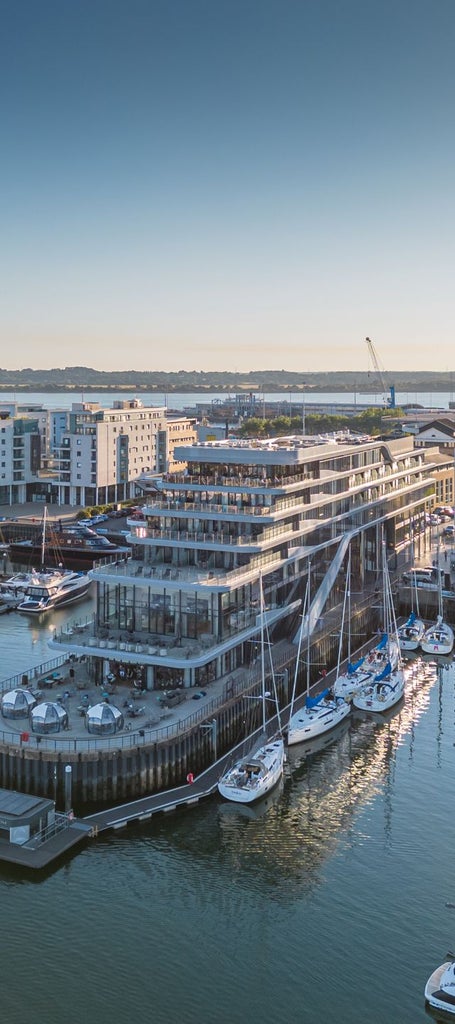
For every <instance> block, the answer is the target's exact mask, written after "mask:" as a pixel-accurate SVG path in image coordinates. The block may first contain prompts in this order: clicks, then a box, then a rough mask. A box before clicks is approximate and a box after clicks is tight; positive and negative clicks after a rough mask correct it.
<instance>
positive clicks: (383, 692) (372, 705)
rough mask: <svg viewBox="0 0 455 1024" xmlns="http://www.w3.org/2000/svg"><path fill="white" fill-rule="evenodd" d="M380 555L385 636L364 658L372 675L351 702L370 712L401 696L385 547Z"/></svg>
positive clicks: (384, 708)
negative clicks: (381, 558) (381, 560)
mask: <svg viewBox="0 0 455 1024" xmlns="http://www.w3.org/2000/svg"><path fill="white" fill-rule="evenodd" d="M382 551H383V570H382V576H383V592H384V594H383V596H384V624H385V633H384V634H383V636H382V637H381V640H380V641H379V643H378V644H377V645H376V647H374V648H373V650H372V651H370V654H369V655H368V656H367V660H366V664H367V667H368V668H369V669H370V671H371V672H372V675H371V676H370V679H369V680H368V681H367V682H366V683H365V685H364V686H362V687H361V689H360V690H359V691H358V693H356V694H355V695H354V696H353V698H352V703H353V705H354V707H355V708H358V709H359V710H361V711H370V712H374V711H378V712H384V711H388V709H389V708H392V707H393V706H394V705H395V704H398V701H399V700H401V698H402V696H403V693H404V670H403V666H402V664H401V656H400V647H399V643H398V630H397V623H396V618H395V609H394V606H393V598H392V587H391V583H390V575H389V567H388V564H387V557H386V549H385V544H383V548H382Z"/></svg>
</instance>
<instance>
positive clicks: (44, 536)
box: [41, 506, 46, 568]
mask: <svg viewBox="0 0 455 1024" xmlns="http://www.w3.org/2000/svg"><path fill="white" fill-rule="evenodd" d="M45 549H46V506H44V512H43V533H42V537H41V567H42V568H43V567H44V552H45Z"/></svg>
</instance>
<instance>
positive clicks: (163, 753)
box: [0, 601, 380, 813]
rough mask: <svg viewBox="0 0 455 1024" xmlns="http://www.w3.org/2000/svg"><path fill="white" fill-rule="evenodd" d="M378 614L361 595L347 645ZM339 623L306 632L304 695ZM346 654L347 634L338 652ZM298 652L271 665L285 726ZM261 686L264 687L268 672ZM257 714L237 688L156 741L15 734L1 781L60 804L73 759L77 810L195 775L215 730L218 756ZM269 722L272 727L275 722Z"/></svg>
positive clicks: (300, 689) (330, 660) (6, 746)
mask: <svg viewBox="0 0 455 1024" xmlns="http://www.w3.org/2000/svg"><path fill="white" fill-rule="evenodd" d="M379 614H380V613H379ZM378 621H379V619H378V606H377V604H376V603H375V602H374V601H373V602H371V601H370V602H365V604H364V605H363V607H361V608H357V609H356V610H355V611H354V612H353V615H352V619H351V636H352V638H353V647H360V646H362V645H363V644H364V643H365V642H366V641H367V640H368V639H369V638H371V635H372V633H374V631H375V629H376V628H377V625H378ZM339 629H340V626H339V622H338V620H337V621H336V622H335V621H333V620H330V617H328V619H327V623H326V625H325V627H324V628H322V629H321V630H320V631H318V633H317V635H316V636H314V637H313V638H312V642H311V645H310V655H309V659H307V656H306V650H305V648H304V645H302V650H301V658H300V665H299V669H298V677H297V693H298V694H300V695H303V694H304V692H305V690H306V686H307V662H308V661H309V665H310V685H311V687H312V690H313V692H317V690H318V689H322V688H323V686H324V675H325V673H326V672H327V671H329V670H330V669H331V668H333V667H335V666H336V663H337V659H338V649H339ZM347 653H348V652H347V640H346V645H345V649H344V650H343V657H346V655H347ZM296 654H297V646H296V645H295V647H294V646H293V647H291V645H289V646H288V655H287V657H286V658H285V659H284V661H283V662H282V663H281V664H280V666H279V671H277V672H276V685H277V691H278V697H279V705H280V707H283V708H285V711H284V712H283V717H282V721H283V725H286V723H287V716H288V714H289V701H290V699H291V691H292V686H293V682H294V675H295V659H296ZM267 685H268V686H269V688H270V685H271V680H270V679H269V680H268V683H267ZM302 699H303V698H302ZM270 707H271V705H270ZM261 717H262V705H261V702H260V700H255V699H253V700H248V699H245V697H244V696H242V694H241V693H238V692H237V693H233V695H232V697H231V698H228V699H227V700H226V701H225V702H224V703H223V704H222V705H221V706H220V707H217V708H216V710H215V711H214V712H213V714H211V715H210V718H208V719H205V720H203V721H202V722H198V723H195V724H194V725H192V726H191V728H190V729H187V730H186V731H183V730H182V733H181V734H178V733H177V734H175V733H174V735H172V736H170V737H169V738H159V739H158V740H156V739H155V740H154V739H153V735H151V736H150V737H149V736H148V735H147V731H146V730H141V729H139V730H138V732H137V733H135V734H134V737H132V738H131V741H130V743H128V744H125V738H124V737H122V742H121V743H120V739H119V745H118V747H117V746H116V740H115V737H111V744H110V745H109V748H108V749H102V748H101V745H100V748H96V747H95V748H91V749H90V750H77V748H76V749H74V750H70V749H68V750H61V749H55V750H52V749H51V750H49V749H41V748H40V746H39V744H38V745H37V746H36V747H31V746H30V747H29V746H28V745H27V742H26V741H24V742H22V741H21V740H20V737H19V736H18V739H17V741H16V742H15V743H14V744H13V743H5V742H0V786H2V787H4V788H6V789H15V790H19V791H20V792H24V793H30V794H37V795H40V796H48V797H51V798H52V799H55V800H56V803H57V806H61V807H63V806H64V800H65V767H66V766H67V765H71V768H72V802H73V807H74V809H75V810H76V812H77V813H81V812H82V811H84V809H86V808H87V806H91V807H93V806H96V807H102V806H103V805H109V804H110V805H112V804H115V803H117V802H124V801H127V800H131V799H135V798H138V797H141V796H146V795H149V794H153V793H156V792H159V791H161V790H165V789H169V788H172V787H174V786H178V785H180V784H182V783H184V782H185V780H186V777H187V775H188V773H189V772H191V773H192V774H193V775H197V774H199V773H200V772H201V771H203V770H204V769H205V768H207V767H209V766H210V764H211V763H212V762H213V761H214V760H216V758H215V756H214V755H215V749H214V732H215V730H216V747H217V756H218V757H220V756H221V755H222V754H223V753H226V752H227V751H228V750H230V749H231V748H232V747H233V746H235V745H236V744H237V743H239V742H241V740H242V738H246V736H247V735H249V734H250V733H252V732H254V731H255V729H257V728H258V727H259V726H260V724H261ZM214 722H215V723H216V725H213V723H214ZM183 724H184V723H182V726H183ZM201 725H203V726H205V728H201ZM272 725H273V728H274V729H275V728H276V724H275V723H272ZM210 726H212V727H213V728H212V729H211V728H210ZM75 746H76V744H75Z"/></svg>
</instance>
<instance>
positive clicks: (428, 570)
mask: <svg viewBox="0 0 455 1024" xmlns="http://www.w3.org/2000/svg"><path fill="white" fill-rule="evenodd" d="M438 573H439V575H440V578H441V581H442V580H443V579H444V570H443V569H438V567H437V566H436V565H428V566H423V567H422V568H418V567H413V568H412V569H407V570H406V572H404V573H403V580H404V581H405V583H412V584H413V585H414V586H415V585H418V586H422V585H423V586H425V585H426V586H432V587H435V586H436V585H437V583H438Z"/></svg>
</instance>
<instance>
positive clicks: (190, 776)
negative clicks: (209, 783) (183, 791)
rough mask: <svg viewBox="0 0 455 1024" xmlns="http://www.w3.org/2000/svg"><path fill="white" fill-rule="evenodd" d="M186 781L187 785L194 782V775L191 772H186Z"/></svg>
mask: <svg viewBox="0 0 455 1024" xmlns="http://www.w3.org/2000/svg"><path fill="white" fill-rule="evenodd" d="M186 781H187V783H188V785H189V786H192V784H193V782H194V775H193V772H188V775H187V777H186Z"/></svg>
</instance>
